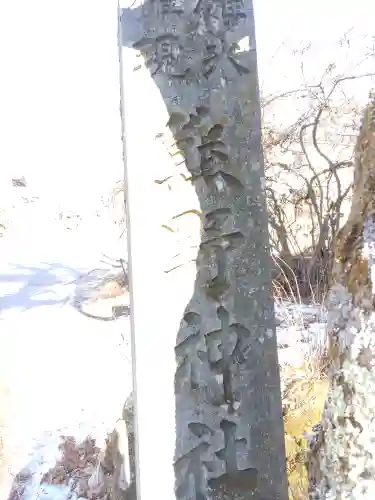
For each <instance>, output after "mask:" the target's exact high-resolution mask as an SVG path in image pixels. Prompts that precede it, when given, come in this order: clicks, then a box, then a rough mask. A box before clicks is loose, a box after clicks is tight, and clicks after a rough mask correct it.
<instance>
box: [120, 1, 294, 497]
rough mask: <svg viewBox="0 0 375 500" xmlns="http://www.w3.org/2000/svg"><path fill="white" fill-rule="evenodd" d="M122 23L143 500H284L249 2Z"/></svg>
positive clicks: (169, 7)
mask: <svg viewBox="0 0 375 500" xmlns="http://www.w3.org/2000/svg"><path fill="white" fill-rule="evenodd" d="M122 7H123V10H122V13H121V22H120V25H121V33H120V39H121V59H122V89H123V95H122V101H123V107H122V109H123V116H124V123H125V132H124V136H125V138H126V145H125V160H126V163H127V179H126V180H127V186H128V193H127V200H128V209H129V213H128V215H129V221H128V222H129V229H130V275H131V279H132V298H133V304H132V308H133V312H132V314H133V322H134V324H133V328H134V336H135V343H134V354H135V372H136V377H135V387H136V392H137V396H136V409H137V438H138V476H137V483H138V484H137V490H138V494H139V495H140V498H141V499H142V500H151V499H154V498H159V497H160V498H163V500H172V499H176V500H193V499H194V500H205V499H209V498H225V499H241V500H242V499H256V500H286V499H287V486H286V475H285V451H284V435H283V423H282V410H281V400H280V381H279V367H278V359H277V348H276V337H275V326H274V311H273V302H272V296H271V289H270V285H271V281H270V256H269V249H268V230H267V214H266V209H265V200H264V194H263V187H264V173H263V158H262V150H261V132H260V130H261V124H260V107H259V93H258V77H257V65H256V48H255V30H254V13H253V6H252V2H251V0H245V1H243V2H242V1H241V0H228V1H225V2H224V1H221V0H218V1H208V0H197V1H194V2H190V1H187V0H186V1H178V0H177V1H176V0H170V1H168V0H161V1H150V0H146V1H145V2H143V3H137V2H135V3H134V2H130V3H129V4H128V5H122ZM195 259H196V262H195Z"/></svg>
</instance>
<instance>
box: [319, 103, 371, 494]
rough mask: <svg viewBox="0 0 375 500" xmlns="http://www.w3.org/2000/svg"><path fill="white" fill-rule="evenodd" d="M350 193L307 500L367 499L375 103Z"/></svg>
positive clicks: (361, 139)
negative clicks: (326, 388)
mask: <svg viewBox="0 0 375 500" xmlns="http://www.w3.org/2000/svg"><path fill="white" fill-rule="evenodd" d="M355 153H356V163H355V171H354V192H353V200H352V207H351V212H350V215H349V218H348V221H347V222H346V224H345V225H344V226H343V228H342V229H341V231H340V232H339V234H338V238H337V241H336V245H335V263H334V268H333V275H332V283H331V288H330V295H329V303H328V307H329V322H328V328H329V342H330V346H329V354H330V361H331V368H330V369H331V372H330V390H329V394H328V398H327V402H326V406H325V410H324V414H323V418H322V424H321V426H320V429H319V431H318V432H317V437H316V439H315V443H314V444H313V449H312V453H311V461H310V472H311V479H312V482H311V498H314V499H321V500H328V499H332V500H344V499H355V500H360V499H367V498H374V495H375V453H374V452H375V448H374V442H375V426H374V424H375V404H374V401H375V399H374V398H375V374H374V366H375V326H374V325H375V323H374V293H375V275H374V270H375V267H374V263H375V260H374V259H375V99H374V98H373V97H372V99H371V102H370V104H369V105H368V106H367V108H366V110H365V114H364V119H363V123H362V126H361V130H360V133H359V137H358V141H357V145H356V150H355Z"/></svg>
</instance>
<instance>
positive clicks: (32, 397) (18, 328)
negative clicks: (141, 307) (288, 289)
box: [0, 197, 326, 500]
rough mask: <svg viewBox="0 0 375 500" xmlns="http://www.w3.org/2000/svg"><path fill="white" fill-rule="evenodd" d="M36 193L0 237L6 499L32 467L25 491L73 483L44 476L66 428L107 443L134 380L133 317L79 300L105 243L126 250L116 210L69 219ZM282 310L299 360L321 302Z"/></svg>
mask: <svg viewBox="0 0 375 500" xmlns="http://www.w3.org/2000/svg"><path fill="white" fill-rule="evenodd" d="M26 198H27V197H26ZM29 198H30V197H29ZM32 199H33V200H34V201H32V202H28V203H26V202H25V200H23V201H22V202H20V200H18V202H17V203H13V207H14V208H13V212H12V221H11V224H10V226H9V227H8V229H7V231H6V233H5V235H4V236H3V237H2V238H1V239H0V394H1V391H3V398H5V400H6V405H3V406H4V408H0V427H1V426H3V429H1V428H0V431H1V433H0V435H2V438H3V443H4V462H3V464H2V466H0V500H7V498H8V494H9V491H10V488H11V487H12V481H13V478H14V477H15V476H16V475H17V474H18V473H19V472H20V470H23V471H25V470H26V471H28V472H27V474H26V475H27V476H30V478H29V479H28V481H27V488H26V490H25V493H24V494H23V500H36V499H37V498H39V497H42V498H44V499H46V500H47V499H52V498H53V500H60V499H62V500H65V499H66V498H67V497H68V494H69V488H67V487H64V486H61V485H60V486H56V485H48V486H46V485H43V487H42V486H40V481H41V478H42V476H43V475H44V474H45V473H46V472H47V471H48V470H49V469H50V468H52V467H53V466H54V465H55V462H56V460H57V459H58V457H59V456H60V452H59V450H58V445H59V444H60V442H61V440H60V436H61V435H65V436H74V437H75V438H76V440H77V442H78V443H79V442H82V441H83V440H84V439H85V438H86V437H87V436H88V435H91V436H92V437H94V438H96V439H97V443H98V444H99V446H100V445H103V440H104V437H105V435H106V432H108V431H111V430H112V428H113V425H114V423H115V421H116V419H117V418H118V417H119V416H120V414H121V408H122V405H123V403H124V401H125V400H126V398H127V397H128V395H129V394H130V392H131V387H132V379H131V349H130V325H129V319H128V318H122V319H119V320H117V321H114V322H100V321H98V320H95V319H91V318H87V317H85V316H83V315H80V314H79V312H78V311H77V310H76V309H75V308H74V307H73V306H74V300H75V296H76V293H77V290H80V289H81V290H82V288H85V286H86V285H87V286H88V285H89V284H90V279H91V278H90V276H91V275H93V276H94V275H95V273H92V271H93V270H95V269H96V270H97V269H98V268H99V269H100V268H103V263H102V253H101V252H102V250H104V251H107V252H106V253H107V254H112V256H113V255H114V254H116V252H117V255H116V256H118V255H119V252H120V251H121V248H119V247H117V248H115V246H114V245H113V244H112V243H115V240H116V238H114V234H115V232H114V231H113V230H112V229H111V227H110V224H108V220H106V219H105V218H104V217H102V218H99V217H96V216H93V215H95V214H94V212H93V211H92V210H91V212H90V210H88V211H87V213H86V216H82V215H81V214H80V215H79V216H78V212H79V211H77V217H78V218H79V223H78V224H76V225H72V226H71V228H70V229H67V224H66V220H65V219H64V218H61V217H60V218H59V217H57V216H56V214H57V213H58V209H57V208H58V207H57V205H56V206H53V205H52V204H51V202H50V200H46V199H45V198H43V197H41V198H38V197H34V198H32ZM73 212H74V211H73ZM66 213H67V212H66V211H65V214H66ZM68 227H69V226H68ZM103 242H107V248H106V247H105V245H104V244H103ZM124 246H125V243H124V242H123V249H124ZM123 249H122V250H123ZM102 271H103V269H102ZM90 273H91V274H90ZM276 317H277V321H278V323H279V325H278V329H277V333H278V344H279V360H280V362H281V364H298V363H299V362H300V361H301V360H302V359H303V356H305V355H307V354H308V353H309V352H311V349H312V348H314V346H316V345H317V344H321V343H322V342H324V334H325V321H326V318H325V314H324V310H323V309H322V308H317V307H315V308H313V307H309V306H304V305H296V304H292V303H285V302H284V303H278V304H276ZM3 401H4V399H3ZM5 406H6V408H5ZM0 464H1V457H0ZM30 474H31V475H30Z"/></svg>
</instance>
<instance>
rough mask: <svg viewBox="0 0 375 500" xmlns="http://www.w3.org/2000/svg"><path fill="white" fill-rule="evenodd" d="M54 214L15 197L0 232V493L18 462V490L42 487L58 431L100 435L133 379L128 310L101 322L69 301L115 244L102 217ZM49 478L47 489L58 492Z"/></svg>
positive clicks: (2, 495) (32, 494)
mask: <svg viewBox="0 0 375 500" xmlns="http://www.w3.org/2000/svg"><path fill="white" fill-rule="evenodd" d="M53 214H55V212H54V211H53V210H52V211H51V206H50V205H49V204H48V202H47V201H45V200H42V199H41V200H37V201H35V202H34V203H29V204H25V203H18V204H16V209H15V210H14V211H13V220H12V224H11V226H10V228H9V229H8V230H7V231H6V233H5V235H4V236H3V237H2V238H1V239H0V395H1V397H2V400H1V402H0V426H1V432H0V435H1V437H2V440H3V453H4V457H3V461H1V456H0V464H1V465H0V500H7V498H8V494H9V490H10V488H11V486H12V481H13V478H14V476H15V475H16V474H18V473H19V472H20V470H26V469H27V470H28V475H31V476H30V480H29V481H28V486H27V489H26V492H25V494H24V495H26V496H24V498H27V499H30V500H34V499H36V498H38V497H39V496H44V497H46V490H45V487H43V489H40V487H39V483H40V479H41V477H42V475H43V474H44V473H45V472H47V471H48V470H49V469H50V468H51V467H53V466H54V465H55V461H56V458H57V456H58V455H59V451H58V444H59V443H60V436H61V435H66V436H74V437H76V439H77V441H78V442H79V441H81V440H82V439H84V438H86V437H87V436H88V435H89V434H90V435H92V436H93V437H94V438H96V439H97V440H98V443H99V444H103V439H104V437H105V435H106V432H107V431H110V430H112V428H113V426H114V424H115V421H116V419H117V418H118V417H119V416H120V415H121V409H122V405H123V403H124V401H125V399H126V398H127V397H128V395H129V394H130V392H131V387H132V379H131V350H130V330H129V319H128V318H122V319H118V320H116V321H114V322H101V321H98V320H94V319H91V318H87V317H85V316H83V315H81V314H80V313H79V312H78V311H77V310H76V309H75V308H74V304H73V302H74V297H75V294H76V289H77V287H78V288H79V287H80V284H81V283H82V282H89V281H90V279H89V278H88V273H89V272H90V271H92V270H93V269H100V268H102V269H103V267H104V266H103V263H102V262H101V251H102V250H104V251H105V250H107V252H108V253H111V250H112V253H113V246H112V245H110V244H109V243H110V238H109V236H108V238H107V241H108V244H109V245H108V248H107V249H106V248H105V245H104V243H103V232H101V231H99V228H101V229H103V227H102V226H103V224H104V222H103V221H102V223H100V221H99V222H96V223H95V224H96V226H94V222H93V221H92V220H93V218H92V217H91V219H90V218H89V217H88V218H87V221H86V220H83V222H82V223H81V225H80V226H79V227H78V229H71V230H67V229H66V225H65V224H64V223H63V222H62V221H61V220H60V221H59V220H56V217H55V216H54V215H53ZM107 231H108V234H109V230H108V229H107ZM113 235H114V232H112V241H114V240H115V239H114V238H113ZM104 271H105V269H104ZM4 402H6V404H4ZM51 488H54V494H53V496H54V498H55V499H56V498H58V497H59V496H60V495H61V494H63V493H64V490H63V489H62V487H51ZM51 488H49V490H48V495H50V494H51ZM58 490H59V491H60V493H59V492H58ZM43 492H44V493H43ZM48 495H47V496H48Z"/></svg>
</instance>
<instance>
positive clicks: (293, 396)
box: [274, 270, 328, 500]
mask: <svg viewBox="0 0 375 500" xmlns="http://www.w3.org/2000/svg"><path fill="white" fill-rule="evenodd" d="M291 275H292V277H293V276H294V283H290V282H289V281H288V280H287V279H286V276H285V282H286V283H287V287H286V289H287V290H285V286H284V287H283V289H282V290H281V288H280V286H278V283H274V298H275V302H276V303H278V305H279V306H280V307H281V308H282V310H283V314H284V323H286V327H288V326H290V327H291V328H294V327H298V328H300V329H303V328H305V318H304V313H303V312H302V308H298V306H301V305H303V304H304V301H303V299H302V298H301V294H300V292H299V287H298V283H297V278H296V277H295V275H294V273H293V271H292V270H291ZM285 282H284V283H285ZM310 288H311V292H312V293H311V297H310V301H309V303H310V305H312V306H313V308H314V309H316V310H322V309H323V305H322V304H323V303H324V299H325V295H326V290H324V291H323V293H319V294H316V293H314V290H313V288H312V287H310ZM288 291H289V293H288ZM285 302H288V304H292V305H294V306H295V308H293V314H291V313H290V309H288V308H287V307H285ZM283 305H284V307H283ZM322 340H323V343H322V344H321V345H316V346H314V348H313V349H311V351H310V354H309V357H308V358H306V359H305V360H304V362H303V363H302V364H301V365H299V366H285V367H282V369H281V377H282V382H283V387H284V391H283V413H284V432H285V447H286V454H287V473H288V481H289V498H290V500H308V498H309V495H308V467H307V458H308V450H309V446H308V439H307V436H308V435H309V434H311V431H312V427H313V426H314V425H315V424H318V423H319V422H320V420H321V416H322V412H323V408H324V404H325V400H326V397H327V392H328V375H327V372H328V359H327V354H326V340H327V339H326V338H324V339H322Z"/></svg>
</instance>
